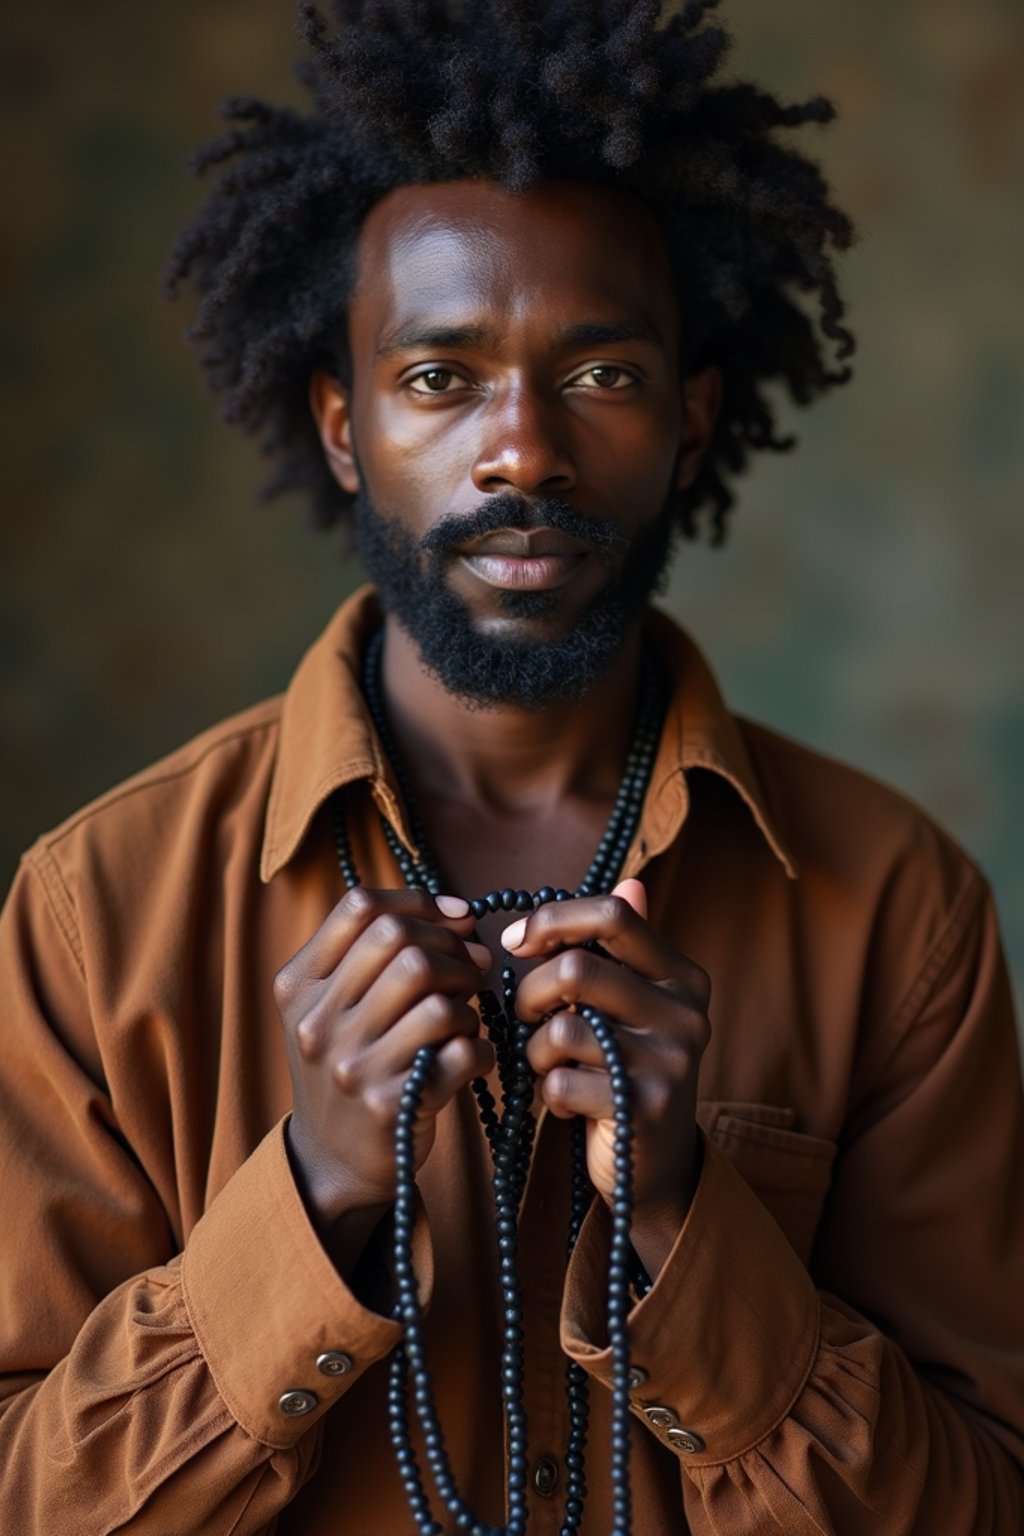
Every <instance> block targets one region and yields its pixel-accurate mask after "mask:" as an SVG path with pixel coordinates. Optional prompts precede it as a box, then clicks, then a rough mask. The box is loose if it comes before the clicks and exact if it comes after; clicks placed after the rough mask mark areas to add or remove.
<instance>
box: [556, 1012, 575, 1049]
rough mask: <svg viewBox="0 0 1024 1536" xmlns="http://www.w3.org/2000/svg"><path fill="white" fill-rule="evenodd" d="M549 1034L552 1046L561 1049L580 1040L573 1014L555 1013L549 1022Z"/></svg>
mask: <svg viewBox="0 0 1024 1536" xmlns="http://www.w3.org/2000/svg"><path fill="white" fill-rule="evenodd" d="M550 1034H551V1043H552V1044H553V1045H556V1046H562V1047H571V1046H574V1045H576V1044H577V1043H578V1041H579V1038H580V1031H579V1024H578V1022H577V1018H576V1015H575V1014H574V1013H557V1014H556V1015H555V1017H554V1018H553V1019H552V1020H551V1025H550Z"/></svg>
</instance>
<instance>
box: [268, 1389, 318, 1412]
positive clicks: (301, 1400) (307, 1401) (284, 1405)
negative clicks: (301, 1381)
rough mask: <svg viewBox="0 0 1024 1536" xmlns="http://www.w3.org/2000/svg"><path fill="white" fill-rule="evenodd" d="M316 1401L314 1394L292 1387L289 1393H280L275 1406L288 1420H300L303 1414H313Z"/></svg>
mask: <svg viewBox="0 0 1024 1536" xmlns="http://www.w3.org/2000/svg"><path fill="white" fill-rule="evenodd" d="M317 1401H318V1399H317V1395H316V1393H315V1392H307V1391H306V1389H305V1388H304V1387H292V1389H291V1391H290V1392H282V1393H281V1396H280V1397H279V1398H278V1400H277V1406H278V1407H279V1408H280V1410H281V1412H282V1413H286V1414H287V1415H288V1417H289V1418H290V1419H301V1418H302V1415H303V1414H304V1413H312V1412H313V1409H314V1408H315V1407H316V1405H317Z"/></svg>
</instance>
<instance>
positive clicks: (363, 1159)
mask: <svg viewBox="0 0 1024 1536" xmlns="http://www.w3.org/2000/svg"><path fill="white" fill-rule="evenodd" d="M442 904H444V907H443V909H442ZM461 907H465V909H466V910H465V914H464V915H453V914H456V913H458V912H459V909H460V908H461ZM473 926H474V925H473V918H472V916H471V915H470V912H469V908H468V906H467V904H466V903H465V902H464V901H461V900H459V899H458V898H454V897H439V898H437V900H435V899H434V898H433V897H432V896H430V895H428V894H427V892H425V891H418V890H399V891H370V890H366V889H364V888H363V887H356V888H355V889H354V890H351V891H349V892H348V894H347V895H346V896H344V897H343V898H342V900H341V901H340V902H339V903H338V905H337V906H336V907H335V908H334V910H333V912H331V914H330V915H329V916H328V918H327V919H326V921H325V922H324V923H323V924H322V925H321V927H320V928H319V929H318V930H317V932H316V933H315V934H314V935H313V937H312V938H311V939H310V941H309V943H308V944H306V945H305V947H304V948H303V949H301V950H300V951H299V953H298V954H297V955H296V956H295V957H294V958H293V959H292V960H290V961H289V962H288V964H287V965H286V966H285V967H284V968H283V970H281V971H280V972H279V974H278V976H277V977H276V979H275V982H274V996H275V1000H276V1002H277V1007H278V1011H279V1013H280V1015H281V1020H282V1023H283V1024H284V1031H285V1043H286V1049H287V1055H288V1068H289V1071H290V1073H291V1079H292V1089H293V1093H294V1109H293V1112H292V1117H291V1121H290V1124H289V1128H288V1141H289V1154H290V1156H291V1159H292V1165H293V1168H294V1170H295V1174H296V1178H297V1181H298V1183H299V1186H300V1189H301V1191H302V1194H303V1196H304V1198H305V1200H306V1204H307V1207H308V1209H309V1211H310V1216H311V1218H312V1219H313V1221H314V1224H315V1225H316V1226H317V1229H318V1231H319V1232H320V1233H321V1235H322V1236H326V1235H328V1234H329V1233H330V1231H331V1228H332V1227H333V1226H334V1225H335V1224H336V1223H337V1222H338V1221H339V1220H340V1218H342V1217H343V1216H345V1215H346V1214H348V1213H350V1212H352V1211H364V1212H366V1213H372V1222H373V1224H376V1221H377V1220H378V1219H379V1216H380V1214H381V1213H382V1211H383V1210H384V1209H385V1208H386V1207H387V1206H388V1205H390V1203H391V1202H392V1200H393V1198H394V1193H395V1122H396V1118H397V1114H398V1100H399V1097H400V1096H401V1093H402V1088H403V1086H404V1083H405V1080H406V1077H407V1076H408V1074H409V1070H410V1068H411V1067H412V1062H413V1057H414V1056H415V1055H416V1052H417V1051H418V1050H419V1049H420V1047H421V1046H424V1045H434V1046H437V1047H438V1055H437V1062H436V1065H435V1068H434V1070H433V1072H432V1073H431V1076H430V1082H429V1084H428V1086H427V1089H426V1092H425V1094H424V1097H423V1105H422V1109H421V1111H420V1115H419V1118H418V1121H417V1126H416V1135H415V1139H414V1156H415V1162H416V1167H417V1168H419V1167H420V1165H421V1164H422V1162H423V1160H424V1159H425V1157H426V1155H427V1153H428V1152H429V1150H430V1147H431V1145H432V1144H433V1140H434V1130H435V1117H436V1115H437V1114H438V1112H439V1111H440V1110H441V1109H443V1108H444V1106H445V1105H446V1104H447V1103H448V1101H449V1099H451V1098H452V1097H453V1096H454V1094H456V1093H457V1092H458V1090H459V1089H460V1088H462V1087H463V1086H464V1085H465V1084H466V1083H468V1082H470V1081H471V1080H472V1079H473V1078H474V1077H477V1076H483V1075H485V1074H486V1073H488V1072H489V1071H490V1070H491V1068H492V1066H493V1065H494V1052H493V1049H492V1047H491V1045H490V1043H489V1041H487V1040H485V1039H482V1038H481V1037H480V1021H479V1018H478V1016H477V1014H476V1012H475V1010H474V1009H473V1008H472V1007H471V1006H470V1002H469V999H470V998H471V997H472V996H473V994H474V993H475V992H477V991H478V990H479V987H480V982H481V976H482V973H483V972H485V971H486V970H487V968H488V967H489V966H490V962H491V957H490V954H489V953H488V951H487V950H486V948H485V947H484V946H483V945H482V944H475V943H473V942H472V941H471V940H470V939H469V935H470V934H471V933H472V931H473ZM361 1230H363V1232H364V1237H365V1235H368V1231H367V1228H366V1225H365V1224H364V1226H363V1228H362V1229H361ZM370 1230H372V1227H371V1228H370ZM356 1246H357V1247H358V1246H359V1245H358V1244H357V1245H356ZM356 1256H358V1255H356Z"/></svg>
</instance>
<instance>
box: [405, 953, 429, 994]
mask: <svg viewBox="0 0 1024 1536" xmlns="http://www.w3.org/2000/svg"><path fill="white" fill-rule="evenodd" d="M401 966H402V974H403V975H404V976H405V979H406V980H407V981H409V982H412V983H413V985H416V984H417V983H420V982H425V981H426V980H427V978H428V977H429V976H430V975H431V972H432V967H431V963H430V956H429V955H428V954H427V952H426V950H425V949H423V948H421V946H420V945H419V944H407V945H406V947H405V948H404V949H403V950H402V956H401Z"/></svg>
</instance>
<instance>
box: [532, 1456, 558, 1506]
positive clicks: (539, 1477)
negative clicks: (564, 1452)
mask: <svg viewBox="0 0 1024 1536" xmlns="http://www.w3.org/2000/svg"><path fill="white" fill-rule="evenodd" d="M533 1486H534V1487H535V1488H536V1490H537V1492H538V1493H539V1494H540V1496H541V1498H542V1499H550V1497H551V1495H552V1494H553V1493H554V1491H555V1489H556V1488H557V1487H558V1462H557V1461H556V1460H555V1458H554V1457H553V1456H542V1457H541V1458H540V1460H539V1461H538V1462H537V1465H536V1466H535V1467H534V1469H533Z"/></svg>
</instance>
